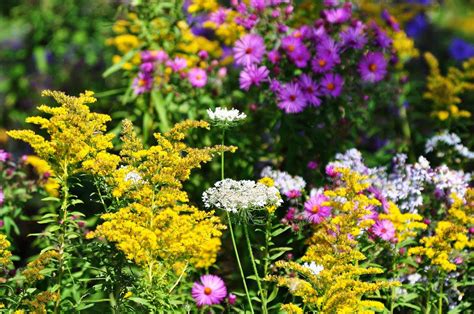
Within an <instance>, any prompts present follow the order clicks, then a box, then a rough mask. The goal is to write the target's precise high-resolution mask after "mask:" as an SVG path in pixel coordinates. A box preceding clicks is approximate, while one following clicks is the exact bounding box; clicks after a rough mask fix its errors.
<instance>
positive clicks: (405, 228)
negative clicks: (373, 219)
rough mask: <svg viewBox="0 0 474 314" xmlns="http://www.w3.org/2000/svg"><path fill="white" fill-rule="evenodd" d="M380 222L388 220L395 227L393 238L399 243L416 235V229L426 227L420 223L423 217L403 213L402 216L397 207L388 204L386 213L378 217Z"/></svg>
mask: <svg viewBox="0 0 474 314" xmlns="http://www.w3.org/2000/svg"><path fill="white" fill-rule="evenodd" d="M379 219H381V220H385V219H386V220H390V221H391V222H392V223H393V225H394V227H395V236H396V237H397V239H398V241H399V242H402V241H403V240H405V239H408V238H410V237H414V236H416V234H417V231H416V230H417V229H422V230H424V229H426V228H427V227H428V226H427V225H426V224H425V223H423V222H421V221H422V220H423V217H422V216H421V215H418V214H412V213H405V214H402V213H401V212H400V209H399V208H398V206H397V205H395V204H394V203H392V202H390V203H389V207H388V212H387V213H381V214H380V215H379Z"/></svg>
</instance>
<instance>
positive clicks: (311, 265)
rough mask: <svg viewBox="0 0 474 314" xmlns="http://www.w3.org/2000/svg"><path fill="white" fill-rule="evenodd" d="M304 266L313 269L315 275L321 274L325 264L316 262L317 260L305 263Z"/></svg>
mask: <svg viewBox="0 0 474 314" xmlns="http://www.w3.org/2000/svg"><path fill="white" fill-rule="evenodd" d="M303 267H306V268H308V269H309V270H311V272H312V273H313V274H314V275H315V276H317V275H319V273H320V272H322V271H323V270H324V266H323V265H318V264H316V263H315V262H311V263H304V264H303Z"/></svg>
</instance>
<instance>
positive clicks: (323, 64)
mask: <svg viewBox="0 0 474 314" xmlns="http://www.w3.org/2000/svg"><path fill="white" fill-rule="evenodd" d="M337 59H339V56H338V55H335V54H334V53H329V52H323V53H318V54H317V55H316V56H315V57H314V58H313V60H312V61H311V68H312V69H313V71H314V72H315V73H325V72H327V71H329V70H331V69H332V68H333V67H334V66H335V65H336V61H337Z"/></svg>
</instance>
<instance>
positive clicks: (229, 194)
mask: <svg viewBox="0 0 474 314" xmlns="http://www.w3.org/2000/svg"><path fill="white" fill-rule="evenodd" d="M202 200H203V202H204V206H206V207H207V208H219V209H223V210H225V211H228V212H233V213H237V212H239V211H241V210H254V209H264V208H266V207H268V206H276V207H279V206H280V205H281V203H282V202H283V201H282V199H281V197H280V193H279V192H278V190H277V189H276V188H275V187H273V186H272V187H268V186H266V185H264V184H261V183H257V182H255V181H251V180H241V181H236V180H232V179H224V180H222V181H218V182H216V183H215V184H214V187H212V188H209V189H207V191H205V192H204V193H203V195H202Z"/></svg>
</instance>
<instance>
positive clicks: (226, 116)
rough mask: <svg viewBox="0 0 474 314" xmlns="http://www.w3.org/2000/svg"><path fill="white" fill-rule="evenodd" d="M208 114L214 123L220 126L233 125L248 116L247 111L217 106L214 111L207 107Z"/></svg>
mask: <svg viewBox="0 0 474 314" xmlns="http://www.w3.org/2000/svg"><path fill="white" fill-rule="evenodd" d="M207 115H208V116H209V119H210V121H211V123H212V124H215V125H217V126H220V127H231V126H234V125H236V124H238V123H239V122H241V121H242V120H244V119H245V118H247V115H246V114H245V113H243V112H240V111H239V110H237V109H234V108H232V109H227V108H222V107H217V108H216V109H215V110H214V111H212V110H211V109H207Z"/></svg>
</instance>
